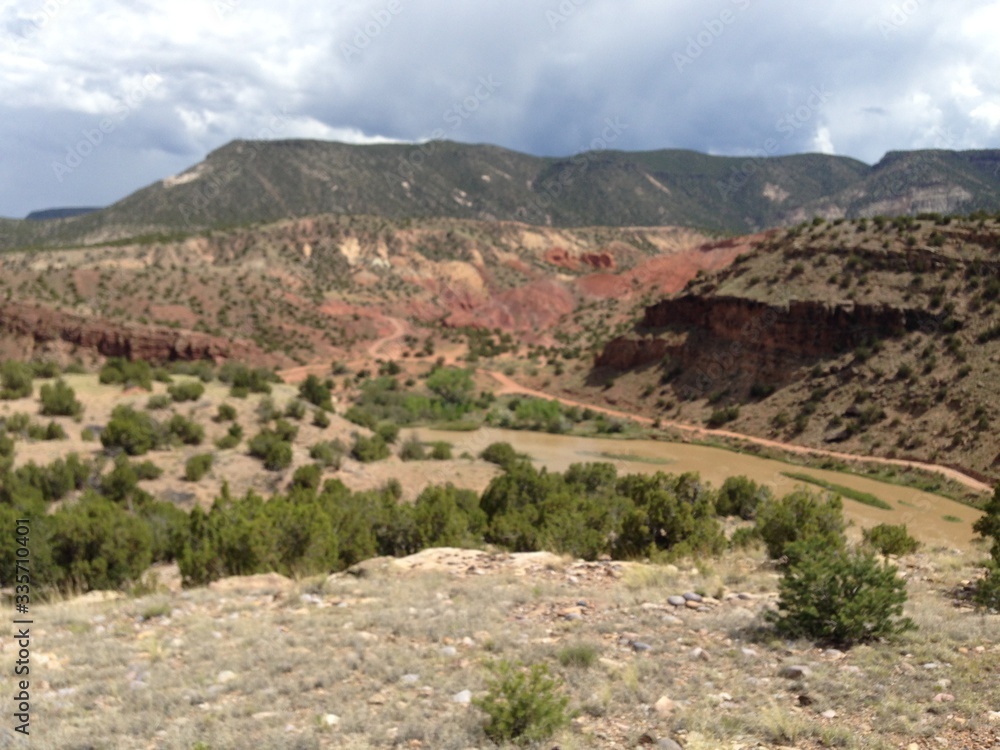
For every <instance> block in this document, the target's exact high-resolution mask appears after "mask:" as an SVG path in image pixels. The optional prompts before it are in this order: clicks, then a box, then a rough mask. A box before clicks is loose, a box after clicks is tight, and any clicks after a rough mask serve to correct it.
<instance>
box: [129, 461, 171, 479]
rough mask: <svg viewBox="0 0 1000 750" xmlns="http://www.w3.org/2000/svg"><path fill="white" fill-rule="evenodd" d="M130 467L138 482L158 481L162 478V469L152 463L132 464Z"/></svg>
mask: <svg viewBox="0 0 1000 750" xmlns="http://www.w3.org/2000/svg"><path fill="white" fill-rule="evenodd" d="M132 467H133V468H134V469H135V475H136V477H137V478H138V479H139V480H140V481H142V480H144V479H159V478H160V477H161V476H163V469H161V468H160V467H159V466H157V465H156V464H154V463H153V462H152V461H140V462H139V463H135V464H132Z"/></svg>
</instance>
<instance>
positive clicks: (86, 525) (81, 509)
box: [49, 494, 153, 591]
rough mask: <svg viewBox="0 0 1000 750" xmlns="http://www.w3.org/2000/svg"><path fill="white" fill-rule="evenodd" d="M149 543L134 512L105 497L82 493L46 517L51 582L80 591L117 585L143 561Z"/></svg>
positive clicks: (149, 536)
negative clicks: (52, 571) (53, 573)
mask: <svg viewBox="0 0 1000 750" xmlns="http://www.w3.org/2000/svg"><path fill="white" fill-rule="evenodd" d="M152 543H153V537H152V534H151V532H150V530H149V528H148V527H147V525H146V524H145V523H143V521H142V520H141V519H140V518H137V517H136V516H134V515H132V514H131V513H129V512H128V511H126V510H125V509H124V508H123V507H121V506H119V505H116V504H115V503H113V502H111V501H110V500H107V499H105V498H103V497H100V496H97V495H93V494H90V495H87V496H85V497H84V498H83V499H82V500H81V501H80V502H78V503H73V504H70V505H66V506H64V507H62V508H60V509H59V511H58V512H57V513H56V514H55V515H54V516H53V517H52V536H51V537H50V541H49V544H50V548H51V553H52V561H53V564H54V565H55V566H56V568H57V570H58V572H57V574H56V580H55V581H54V583H55V584H56V585H57V586H61V587H67V588H74V589H76V590H82V591H88V590H91V589H116V588H120V587H121V586H122V585H123V584H125V583H126V582H128V581H134V580H137V579H138V578H139V576H141V575H142V574H143V573H144V572H145V570H146V569H147V568H148V567H149V565H150V563H151V562H152V560H153V555H152Z"/></svg>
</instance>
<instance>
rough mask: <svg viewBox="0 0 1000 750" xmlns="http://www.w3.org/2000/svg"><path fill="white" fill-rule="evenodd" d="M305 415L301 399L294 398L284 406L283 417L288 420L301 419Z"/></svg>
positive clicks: (304, 406) (304, 407)
mask: <svg viewBox="0 0 1000 750" xmlns="http://www.w3.org/2000/svg"><path fill="white" fill-rule="evenodd" d="M305 415H306V404H305V402H304V401H302V400H301V399H297V398H294V399H292V400H291V401H289V402H288V403H287V404H286V405H285V416H286V417H288V418H289V419H302V417H304V416H305Z"/></svg>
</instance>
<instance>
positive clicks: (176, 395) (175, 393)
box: [167, 380, 205, 403]
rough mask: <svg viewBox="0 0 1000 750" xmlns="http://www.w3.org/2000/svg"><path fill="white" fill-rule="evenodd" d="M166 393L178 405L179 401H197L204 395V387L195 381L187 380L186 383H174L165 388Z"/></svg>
mask: <svg viewBox="0 0 1000 750" xmlns="http://www.w3.org/2000/svg"><path fill="white" fill-rule="evenodd" d="M167 393H169V394H170V398H172V399H173V400H174V401H176V402H178V403H179V402H181V401H197V400H198V399H199V398H201V397H202V396H203V395H205V386H203V385H202V384H201V383H199V382H198V381H197V380H189V381H187V382H186V383H174V384H173V385H171V386H169V387H168V388H167Z"/></svg>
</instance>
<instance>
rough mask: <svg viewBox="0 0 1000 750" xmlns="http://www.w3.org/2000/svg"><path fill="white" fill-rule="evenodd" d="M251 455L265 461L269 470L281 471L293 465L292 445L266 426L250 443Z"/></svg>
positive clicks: (265, 465)
mask: <svg viewBox="0 0 1000 750" xmlns="http://www.w3.org/2000/svg"><path fill="white" fill-rule="evenodd" d="M248 447H249V450H250V455H251V456H254V457H255V458H259V459H260V460H261V461H263V462H264V468H265V469H267V470H268V471H281V470H282V469H287V468H288V467H289V466H291V465H292V446H291V443H289V442H288V441H286V440H283V439H282V437H281V436H280V435H279V434H278V433H277V432H275V431H274V430H269V429H267V428H266V427H265V428H264V429H263V430H261V431H260V432H258V433H257V434H256V435H255V436H254V438H253V439H252V440H251V441H250V444H249V446H248Z"/></svg>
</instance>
